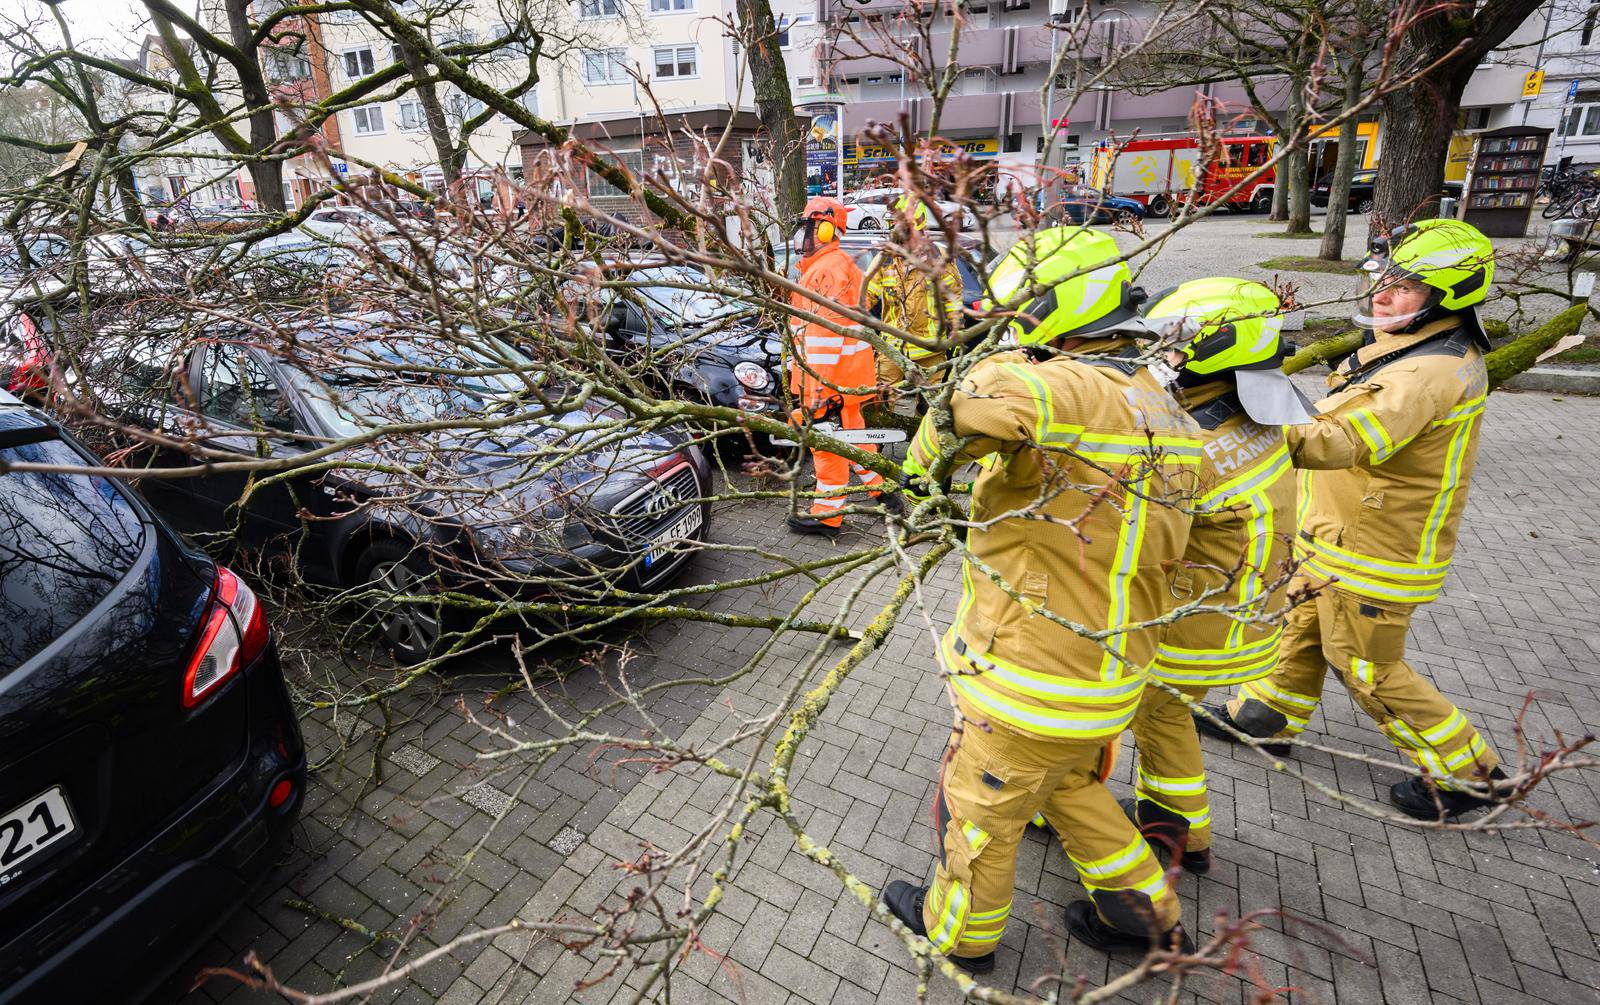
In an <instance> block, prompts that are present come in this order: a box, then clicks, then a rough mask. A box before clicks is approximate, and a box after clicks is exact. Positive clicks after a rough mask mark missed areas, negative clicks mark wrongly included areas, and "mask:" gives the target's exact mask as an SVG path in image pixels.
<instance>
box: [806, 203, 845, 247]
mask: <svg viewBox="0 0 1600 1005" xmlns="http://www.w3.org/2000/svg"><path fill="white" fill-rule="evenodd" d="M800 216H801V217H802V218H803V219H805V220H807V221H811V223H812V226H813V227H814V228H815V230H814V231H813V233H815V234H816V238H817V240H818V241H819V242H821V243H822V244H829V243H832V242H833V241H835V240H837V239H838V237H839V235H841V234H843V233H844V232H845V231H846V230H848V229H849V227H848V225H847V222H848V220H849V219H850V211H849V210H848V209H846V208H845V206H844V203H842V202H840V201H839V200H838V199H830V198H829V197H827V196H825V195H814V196H812V197H811V198H810V199H807V200H806V208H805V209H804V210H802V211H801V213H800Z"/></svg>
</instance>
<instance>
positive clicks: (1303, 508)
mask: <svg viewBox="0 0 1600 1005" xmlns="http://www.w3.org/2000/svg"><path fill="white" fill-rule="evenodd" d="M1310 515H1311V472H1310V471H1302V472H1300V480H1299V484H1298V486H1297V487H1296V490H1295V500H1294V525H1295V527H1296V528H1297V529H1298V528H1302V527H1304V526H1305V525H1306V517H1307V516H1310Z"/></svg>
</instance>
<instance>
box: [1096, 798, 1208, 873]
mask: <svg viewBox="0 0 1600 1005" xmlns="http://www.w3.org/2000/svg"><path fill="white" fill-rule="evenodd" d="M1117 805H1118V806H1121V807H1122V812H1124V813H1126V814H1127V815H1128V819H1129V820H1131V821H1132V822H1133V825H1134V826H1135V827H1137V828H1139V833H1140V834H1142V835H1144V839H1145V840H1146V841H1147V842H1149V844H1150V847H1152V848H1154V849H1155V850H1156V853H1157V854H1161V855H1165V856H1167V857H1169V858H1170V857H1171V855H1172V850H1173V849H1174V848H1181V847H1183V846H1184V844H1185V843H1186V842H1187V841H1188V839H1189V835H1188V828H1187V827H1183V828H1178V827H1173V826H1169V825H1165V824H1162V823H1159V822H1151V823H1147V824H1141V823H1140V822H1139V801H1138V800H1137V799H1119V800H1118V801H1117ZM1178 864H1179V865H1181V866H1183V867H1184V868H1185V869H1187V870H1188V871H1190V872H1192V873H1194V874H1195V875H1196V876H1198V875H1200V874H1202V873H1207V872H1210V871H1211V849H1210V848H1202V849H1200V850H1199V851H1185V852H1184V853H1183V854H1182V855H1179V856H1178Z"/></svg>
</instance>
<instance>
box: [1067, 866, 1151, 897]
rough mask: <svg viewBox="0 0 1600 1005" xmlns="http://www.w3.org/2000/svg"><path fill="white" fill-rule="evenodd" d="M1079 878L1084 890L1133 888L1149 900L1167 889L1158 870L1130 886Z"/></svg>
mask: <svg viewBox="0 0 1600 1005" xmlns="http://www.w3.org/2000/svg"><path fill="white" fill-rule="evenodd" d="M1079 878H1080V879H1081V880H1082V882H1083V888H1084V889H1085V890H1105V891H1106V892H1108V893H1110V892H1115V891H1118V890H1135V891H1137V892H1139V893H1142V894H1144V895H1145V896H1146V897H1149V898H1150V899H1151V900H1156V899H1158V898H1160V897H1161V896H1163V895H1164V894H1166V893H1167V892H1168V890H1169V887H1168V886H1167V878H1166V876H1164V875H1162V874H1161V873H1160V872H1159V871H1158V872H1157V873H1156V874H1155V875H1154V876H1152V877H1151V878H1149V879H1147V880H1145V881H1143V882H1141V883H1135V884H1133V885H1132V886H1106V885H1104V884H1100V883H1091V882H1089V881H1088V880H1087V879H1082V877H1079Z"/></svg>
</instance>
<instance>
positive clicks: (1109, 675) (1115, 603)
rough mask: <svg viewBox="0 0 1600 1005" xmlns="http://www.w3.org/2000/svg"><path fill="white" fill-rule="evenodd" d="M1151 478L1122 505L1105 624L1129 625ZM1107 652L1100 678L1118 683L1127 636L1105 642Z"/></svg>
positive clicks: (1137, 486) (1113, 625)
mask: <svg viewBox="0 0 1600 1005" xmlns="http://www.w3.org/2000/svg"><path fill="white" fill-rule="evenodd" d="M1149 487H1150V475H1149V473H1148V472H1147V473H1146V474H1145V475H1144V476H1143V477H1142V478H1140V479H1139V482H1138V484H1137V485H1135V486H1133V488H1132V489H1131V490H1130V491H1129V492H1128V494H1127V499H1126V501H1125V502H1124V503H1123V512H1122V523H1121V525H1120V526H1118V528H1117V550H1116V555H1115V557H1114V558H1113V560H1112V562H1111V574H1110V576H1109V577H1108V580H1107V583H1106V588H1107V590H1108V591H1109V592H1110V595H1111V604H1110V607H1109V608H1108V609H1107V611H1106V625H1107V627H1110V628H1122V627H1123V626H1124V625H1126V624H1127V623H1128V609H1129V607H1130V606H1131V599H1130V595H1129V594H1130V591H1131V590H1132V588H1133V577H1134V575H1135V574H1136V573H1138V571H1139V551H1140V549H1141V548H1143V547H1144V525H1145V514H1146V510H1147V508H1148V506H1149V501H1148V500H1147V499H1145V493H1146V492H1147V491H1149ZM1104 645H1105V647H1106V651H1105V652H1104V653H1102V654H1101V656H1100V679H1101V680H1106V681H1109V680H1116V679H1117V678H1118V677H1120V676H1122V666H1123V657H1124V656H1126V655H1127V652H1128V633H1127V632H1118V633H1117V634H1116V635H1113V636H1111V637H1110V638H1108V639H1106V640H1105V643H1104Z"/></svg>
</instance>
